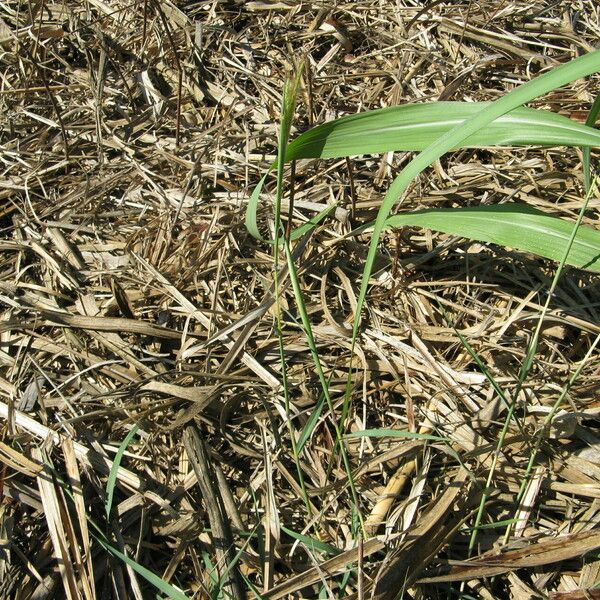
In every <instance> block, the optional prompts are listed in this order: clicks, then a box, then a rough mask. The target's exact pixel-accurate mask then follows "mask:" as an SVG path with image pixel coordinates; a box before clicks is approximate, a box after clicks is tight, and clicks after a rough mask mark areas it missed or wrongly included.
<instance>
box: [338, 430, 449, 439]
mask: <svg viewBox="0 0 600 600" xmlns="http://www.w3.org/2000/svg"><path fill="white" fill-rule="evenodd" d="M344 437H346V438H361V437H391V438H409V439H411V440H431V441H433V442H447V441H448V439H447V438H444V437H440V436H439V435H431V434H429V433H416V432H413V431H401V430H398V429H364V430H362V431H355V432H353V433H347V434H346V435H345V436H344Z"/></svg>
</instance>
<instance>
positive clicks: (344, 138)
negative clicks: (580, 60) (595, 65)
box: [286, 102, 600, 161]
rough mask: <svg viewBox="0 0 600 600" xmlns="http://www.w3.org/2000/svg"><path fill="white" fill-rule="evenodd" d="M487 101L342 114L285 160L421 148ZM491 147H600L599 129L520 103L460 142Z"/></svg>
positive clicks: (305, 137)
mask: <svg viewBox="0 0 600 600" xmlns="http://www.w3.org/2000/svg"><path fill="white" fill-rule="evenodd" d="M490 104H491V103H489V102H433V103H427V104H406V105H404V106H393V107H390V108H382V109H379V110H373V111H368V112H364V113H359V114H356V115H350V116H347V117H342V118H340V119H336V120H335V121H330V122H328V123H324V124H322V125H319V126H317V127H314V128H313V129H310V130H309V131H307V132H305V133H303V134H302V135H300V136H298V137H297V138H296V139H295V140H294V141H293V142H291V143H290V144H289V146H288V148H287V151H286V160H287V161H289V160H295V159H299V158H339V157H343V156H354V155H358V154H379V153H382V152H390V151H409V150H415V151H416V150H423V149H424V148H426V147H427V146H429V145H430V144H431V143H433V142H434V141H435V140H436V139H437V138H439V137H440V136H441V135H442V134H444V133H446V132H448V131H449V130H451V129H452V128H453V127H456V126H457V125H459V124H460V123H462V122H463V121H465V120H466V119H468V118H471V117H472V116H473V115H475V114H477V113H478V112H479V111H481V110H482V109H484V108H486V107H488V106H490ZM496 145H504V146H524V145H544V146H548V145H550V146H600V131H598V130H597V129H594V128H592V127H588V126H586V125H582V124H580V123H577V122H575V121H572V120H571V119H568V118H566V117H563V116H561V115H558V114H555V113H552V112H548V111H544V110H536V109H533V108H524V107H520V108H517V109H515V110H513V111H511V112H509V113H507V114H505V115H502V116H501V117H500V118H498V119H496V120H495V121H493V122H492V123H490V125H489V126H487V127H485V128H483V129H481V130H479V131H477V132H475V133H474V134H473V135H471V136H469V137H468V138H467V139H465V140H463V141H462V142H461V143H460V147H463V148H466V147H483V146H496Z"/></svg>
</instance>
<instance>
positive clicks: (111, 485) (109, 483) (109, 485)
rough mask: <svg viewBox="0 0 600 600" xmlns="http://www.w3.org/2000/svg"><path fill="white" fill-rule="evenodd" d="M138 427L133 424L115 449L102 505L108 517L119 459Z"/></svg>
mask: <svg viewBox="0 0 600 600" xmlns="http://www.w3.org/2000/svg"><path fill="white" fill-rule="evenodd" d="M138 429H139V427H138V426H137V425H134V426H133V427H132V428H131V431H130V432H129V433H128V434H127V435H126V436H125V439H124V440H123V441H122V442H121V444H120V446H119V449H118V450H117V454H116V455H115V460H114V461H113V464H112V466H111V468H110V472H109V474H108V481H107V482H106V502H105V505H104V508H105V512H106V518H107V519H110V511H111V509H112V503H113V495H114V493H115V485H116V483H117V472H118V471H119V467H120V466H121V460H122V459H123V454H125V450H127V446H129V443H130V442H131V440H132V439H133V436H134V435H135V434H136V433H137V431H138Z"/></svg>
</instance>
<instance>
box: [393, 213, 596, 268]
mask: <svg viewBox="0 0 600 600" xmlns="http://www.w3.org/2000/svg"><path fill="white" fill-rule="evenodd" d="M404 226H415V227H423V228H426V229H432V230H435V231H441V232H443V233H449V234H452V235H458V236H461V237H465V238H468V239H471V240H476V241H479V242H488V243H494V244H499V245H502V246H508V247H511V248H515V249H517V250H522V251H525V252H531V253H533V254H537V255H538V256H542V257H544V258H549V259H551V260H554V261H557V262H560V260H562V257H563V255H564V252H565V249H566V248H567V245H568V242H569V239H570V237H571V234H572V232H573V226H574V224H573V223H571V222H569V221H565V220H563V219H560V218H558V217H553V216H551V215H548V214H546V213H544V212H542V211H539V210H537V209H535V208H532V207H530V206H528V205H526V204H501V205H494V206H477V207H467V208H434V209H426V210H420V211H414V212H409V213H401V214H397V215H393V216H391V217H389V218H388V219H387V221H386V227H404ZM566 262H567V264H569V265H571V266H574V267H579V268H583V269H588V270H590V271H596V272H600V231H599V230H597V229H593V228H591V227H580V228H579V229H578V230H577V234H576V236H575V240H574V242H573V246H572V248H571V251H570V252H569V257H568V258H567V261H566Z"/></svg>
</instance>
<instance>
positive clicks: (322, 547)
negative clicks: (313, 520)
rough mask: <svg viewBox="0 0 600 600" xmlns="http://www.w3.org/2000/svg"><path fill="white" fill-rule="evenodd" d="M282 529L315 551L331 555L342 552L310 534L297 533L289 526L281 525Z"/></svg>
mask: <svg viewBox="0 0 600 600" xmlns="http://www.w3.org/2000/svg"><path fill="white" fill-rule="evenodd" d="M281 531H284V532H285V533H287V534H288V535H289V536H290V537H291V538H294V539H295V540H298V541H300V542H302V543H303V544H305V545H306V546H308V547H309V548H310V549H311V550H312V551H313V552H321V553H323V554H329V555H330V556H337V555H338V554H341V552H342V551H341V550H339V549H338V548H335V547H334V546H331V545H330V544H326V543H325V542H321V541H319V540H315V539H314V538H311V537H309V536H308V535H303V534H301V533H296V532H295V531H292V530H291V529H288V528H287V527H283V526H282V527H281Z"/></svg>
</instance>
